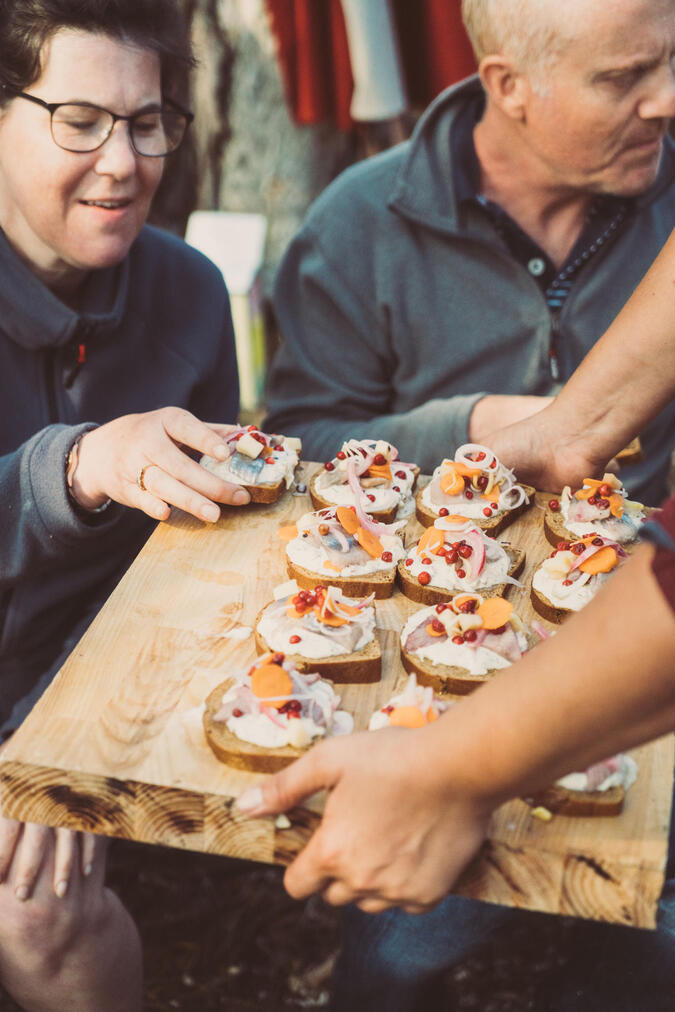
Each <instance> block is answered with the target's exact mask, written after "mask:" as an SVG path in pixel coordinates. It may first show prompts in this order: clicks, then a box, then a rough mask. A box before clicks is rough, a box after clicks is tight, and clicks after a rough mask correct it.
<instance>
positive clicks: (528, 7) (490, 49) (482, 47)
mask: <svg viewBox="0 0 675 1012" xmlns="http://www.w3.org/2000/svg"><path fill="white" fill-rule="evenodd" d="M560 7H561V5H560V3H559V0H462V17H463V19H464V25H465V27H466V30H467V32H468V34H469V38H470V39H471V44H472V45H473V49H474V52H475V54H476V59H477V61H478V63H480V62H481V60H482V59H484V57H486V56H491V55H494V54H496V53H499V54H501V55H503V56H508V57H509V58H510V59H511V60H513V62H514V64H515V65H516V66H517V67H518V69H532V68H535V67H538V66H540V65H541V64H542V62H546V63H550V61H551V60H552V59H554V58H555V57H556V56H557V55H558V54H559V53H560V52H561V51H562V50H563V49H564V48H565V46H566V45H567V44H568V42H569V41H570V39H571V33H568V32H567V31H566V30H565V26H566V24H568V23H569V12H567V13H566V14H561V11H560Z"/></svg>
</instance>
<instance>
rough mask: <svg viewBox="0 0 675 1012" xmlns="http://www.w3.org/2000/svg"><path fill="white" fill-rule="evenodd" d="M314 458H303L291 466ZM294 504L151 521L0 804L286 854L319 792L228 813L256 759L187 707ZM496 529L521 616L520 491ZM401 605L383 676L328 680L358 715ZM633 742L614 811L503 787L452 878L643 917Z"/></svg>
mask: <svg viewBox="0 0 675 1012" xmlns="http://www.w3.org/2000/svg"><path fill="white" fill-rule="evenodd" d="M316 466H317V465H312V464H304V465H303V475H302V480H303V481H306V482H308V480H309V477H310V476H311V474H312V473H313V472H314V471H315V469H316ZM309 509H311V503H310V501H309V497H308V496H306V495H290V494H287V495H284V496H283V497H282V498H281V500H280V501H279V502H278V503H276V504H275V505H273V506H265V505H253V506H249V507H244V508H241V509H227V508H225V509H224V510H223V517H222V519H221V520H220V521H219V523H218V524H216V525H215V526H209V525H205V524H202V523H200V522H199V521H197V520H194V519H193V518H191V517H188V516H186V515H185V514H181V513H175V514H174V515H172V517H171V519H170V520H169V521H168V522H167V523H165V524H160V525H159V527H158V528H157V530H156V531H155V533H154V534H153V536H152V537H151V538H150V540H149V541H148V542H147V544H146V546H145V547H144V549H143V550H142V552H141V553H140V555H139V556H138V558H137V559H136V560H135V562H134V563H133V565H132V566H131V568H130V569H129V570H128V572H127V574H126V575H125V577H124V578H123V580H122V581H121V583H120V584H119V585H118V587H117V588H116V589H115V591H114V592H113V594H112V595H111V597H110V598H109V600H108V602H107V603H106V605H105V606H104V608H103V609H102V611H101V612H100V614H99V615H98V616H97V618H96V619H95V621H94V622H93V624H92V625H91V627H90V628H89V630H88V631H87V633H86V634H85V636H84V637H83V638H82V640H81V641H80V643H79V644H78V645H77V647H76V648H75V650H74V651H73V653H72V654H71V656H70V657H69V658H68V660H67V661H66V663H65V665H64V666H63V668H62V669H61V671H60V672H59V674H58V675H57V677H56V679H55V681H54V683H53V684H52V686H51V687H50V688H49V690H48V691H47V692H46V693H45V694H44V696H43V697H42V699H41V700H40V702H39V703H38V704H37V706H36V707H35V709H34V710H33V711H32V713H31V714H30V715H29V717H28V718H27V720H26V721H25V723H24V724H23V726H22V727H21V728H20V729H19V731H17V733H16V734H15V735H14V736H13V737H12V739H11V740H10V741H9V743H8V744H7V746H6V747H5V749H4V750H3V753H2V755H1V756H0V802H1V804H2V812H3V814H5V815H7V816H11V817H14V818H18V819H23V820H30V821H34V822H40V823H43V824H46V825H54V826H69V827H71V828H74V829H83V830H90V831H92V832H96V833H102V834H106V835H110V836H119V837H124V838H126V839H131V840H138V841H144V842H148V843H160V844H165V845H167V846H171V847H180V848H185V849H189V850H197V851H204V852H208V853H214V854H223V855H229V856H232V857H240V858H249V859H254V860H258V861H266V862H276V863H282V864H284V863H288V862H289V861H291V860H292V858H293V856H294V855H295V854H296V853H297V852H298V850H299V849H300V848H301V847H302V846H303V844H304V843H305V842H306V840H307V839H308V837H309V835H310V834H311V832H312V830H313V828H314V827H315V826H316V824H317V822H318V819H319V817H320V812H321V807H322V798H321V797H320V796H315V797H314V798H312V799H310V801H309V802H308V803H307V804H306V805H304V806H303V807H302V808H297V809H294V810H293V811H291V812H289V813H288V816H289V819H290V821H291V827H290V828H288V829H280V828H277V826H276V825H275V820H274V819H273V818H265V819H250V818H247V817H244V816H240V815H239V814H237V812H236V811H235V810H234V808H233V799H234V798H235V797H236V796H237V795H238V794H239V793H240V792H241V791H242V790H243V789H244V788H245V787H247V786H250V785H251V784H254V783H256V782H258V781H259V780H260V778H261V776H262V774H253V773H246V772H240V771H237V770H233V769H229V768H228V767H227V766H224V765H222V764H221V763H219V762H218V761H217V760H216V759H215V757H214V756H213V754H212V753H211V751H210V750H209V748H208V746H207V745H206V742H205V740H204V737H203V732H202V725H201V715H202V705H203V701H204V699H205V698H206V696H207V695H208V694H209V692H210V691H211V690H212V689H213V688H214V687H215V686H216V685H217V684H218V683H219V682H221V681H223V680H224V679H225V678H227V677H228V675H230V674H231V673H232V672H235V671H238V670H240V669H242V668H246V667H247V666H248V665H249V664H250V663H251V662H252V661H253V659H254V657H255V646H254V640H253V635H252V633H251V634H250V635H245V636H244V638H243V639H242V638H239V637H241V636H242V635H243V634H246V630H247V629H248V628H249V627H252V626H253V623H254V620H255V616H256V615H257V613H258V612H259V610H260V608H261V607H262V606H263V605H264V604H266V603H267V602H268V601H269V600H271V598H272V592H273V588H274V587H275V586H276V585H277V584H279V583H281V582H284V581H285V580H286V579H287V577H286V572H285V563H284V543H283V542H282V541H281V540H280V538H279V537H278V534H277V532H278V529H279V527H280V526H281V525H286V524H289V523H292V522H293V521H294V520H295V519H296V518H297V517H298V516H300V515H301V514H302V513H304V512H306V511H307V510H309ZM421 531H422V528H421V527H420V526H419V525H418V523H417V521H416V520H414V519H412V520H411V521H410V524H409V529H408V531H407V532H406V537H407V538H408V539H409V541H414V540H416V539H417V538H418V537H419V536H420V533H421ZM502 537H503V538H504V540H508V541H510V542H511V543H512V544H513V545H515V546H517V547H519V548H522V549H524V550H525V552H526V553H527V558H526V564H525V570H524V575H523V576H522V577H521V579H522V580H523V583H524V587H523V589H522V590H520V589H518V588H511V589H510V591H509V594H510V597H511V600H512V601H513V602H514V605H515V607H516V609H517V610H518V611H519V613H520V614H521V615H522V617H523V618H524V619H525V620H526V621H528V620H530V619H532V618H533V617H534V616H533V612H532V608H531V605H530V601H529V582H530V578H531V573H532V570H533V569H534V568H535V567H536V565H538V564H539V562H540V561H541V560H542V559H543V558H544V557H545V556H546V555H547V554H548V552H549V548H548V546H547V544H546V541H545V538H544V536H543V530H542V512H541V510H540V509H539V508H538V507H537V506H533V507H532V508H531V509H530V510H528V511H527V512H526V513H525V515H524V516H523V517H521V518H520V519H519V520H517V521H516V523H514V524H513V526H511V527H509V528H508V529H507V531H505V532H504V533H503V534H502ZM418 607H419V605H416V604H414V603H412V602H411V601H408V600H407V599H406V598H405V597H403V595H402V594H401V593H400V592H399V591H398V590H397V591H396V592H395V594H394V597H393V598H391V599H390V600H384V601H378V602H377V603H376V609H377V624H378V634H379V637H380V640H381V645H382V652H383V678H382V681H381V682H378V683H374V684H370V685H345V686H340V688H339V691H340V692H341V695H342V698H343V705H344V706H345V708H347V709H349V710H350V711H351V712H352V713H353V714H354V717H355V725H356V727H357V729H361V728H365V727H366V726H367V724H368V721H369V719H370V715H371V713H372V711H373V710H374V709H375V708H376V707H378V706H381V705H382V704H383V703H384V701H385V700H386V699H387V698H388V697H389V696H390V695H391V694H392V692H393V690H394V688H395V686H397V685H398V684H399V683H400V682H401V681H403V679H405V677H406V676H405V673H404V671H403V667H402V665H401V662H400V658H399V647H398V633H399V630H400V628H401V627H402V625H403V623H404V622H405V621H406V619H407V618H408V616H409V615H410V614H411V613H412V612H413V611H415V610H417V609H418ZM542 624H543V625H546V624H547V623H545V622H543V620H542ZM549 628H553V627H551V626H549ZM497 677H498V676H497ZM495 720H499V715H498V714H495ZM634 755H635V757H636V759H637V761H638V763H639V777H638V781H637V783H636V784H635V786H634V787H632V788H631V790H630V791H629V793H628V798H627V802H626V806H625V809H624V812H623V814H622V815H620V816H618V817H613V818H595V819H571V818H566V817H563V816H555V817H554V818H553V819H552V821H551V822H548V823H544V822H541V821H539V820H537V819H535V818H533V817H532V815H531V813H530V809H529V808H528V806H527V805H526V804H525V803H524V802H521V801H513V802H510V803H509V804H507V805H504V806H502V808H500V809H499V810H498V811H497V812H496V813H495V816H494V818H493V821H492V825H491V829H490V833H489V839H488V841H487V842H486V844H485V846H484V848H483V851H482V853H481V854H480V856H479V858H478V859H477V860H476V861H475V862H474V863H473V864H472V866H471V867H470V869H469V870H468V871H467V873H466V874H465V875H464V877H463V879H462V880H461V882H460V884H459V886H458V889H457V891H458V892H461V893H463V894H464V895H467V896H473V897H476V898H479V899H484V900H488V901H490V902H494V903H501V904H506V905H509V906H515V907H521V908H527V909H532V910H542V911H547V912H551V913H560V914H574V915H578V916H581V917H588V918H594V919H599V920H605V921H612V922H616V923H620V924H630V925H636V926H640V927H653V926H654V923H655V914H656V904H657V900H658V896H659V893H660V890H661V887H662V883H663V875H664V868H665V859H666V848H667V829H668V821H669V815H670V798H671V786H672V776H673V739H672V736H668V737H666V738H663V739H661V740H660V741H658V742H655V743H652V744H651V745H648V746H645V747H643V748H641V749H637V750H635V753H634Z"/></svg>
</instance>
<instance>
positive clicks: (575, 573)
mask: <svg viewBox="0 0 675 1012" xmlns="http://www.w3.org/2000/svg"><path fill="white" fill-rule="evenodd" d="M626 558H627V555H626V551H625V549H624V548H623V546H622V545H620V544H618V542H616V541H611V540H610V539H609V538H604V537H601V536H600V535H595V536H594V535H592V534H590V535H588V536H587V537H585V538H578V539H575V540H573V541H559V542H558V544H557V546H556V548H555V550H554V551H553V552H551V554H550V556H549V557H548V558H547V559H544V560H543V561H542V562H541V564H540V565H539V566H538V567H537V569H536V570H535V571H534V574H533V576H532V587H531V591H530V597H531V600H532V606H533V608H534V610H535V611H536V612H538V613H539V614H540V615H541V616H542V617H543V618H545V619H548V621H549V622H562V621H563V619H564V618H566V617H567V616H568V615H571V614H572V613H573V612H575V611H580V610H581V609H582V608H583V607H585V606H586V605H587V604H588V603H589V601H591V600H592V599H593V597H594V596H595V595H596V594H597V592H598V591H599V590H600V588H601V587H602V585H603V583H605V582H606V581H607V580H608V579H609V578H610V576H611V574H612V573H613V572H614V571H615V570H616V569H617V568H618V567H619V566H620V565H621V563H622V561H623V560H625V559H626Z"/></svg>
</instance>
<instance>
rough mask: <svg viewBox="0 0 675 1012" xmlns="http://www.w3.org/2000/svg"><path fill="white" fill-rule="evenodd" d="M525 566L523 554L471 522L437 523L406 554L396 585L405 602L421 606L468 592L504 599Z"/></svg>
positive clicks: (451, 519)
mask: <svg viewBox="0 0 675 1012" xmlns="http://www.w3.org/2000/svg"><path fill="white" fill-rule="evenodd" d="M524 564H525V553H524V552H523V551H521V550H520V549H517V548H512V547H511V546H510V545H507V544H503V543H501V542H499V541H496V540H495V539H494V538H491V537H490V536H489V535H487V534H486V533H485V532H484V531H482V530H481V529H480V528H479V527H477V526H476V524H475V523H474V522H473V521H472V520H466V518H464V517H461V516H448V517H439V518H438V519H437V520H436V521H435V523H434V526H433V527H427V529H426V530H425V531H424V533H423V535H422V537H421V538H420V539H419V541H417V542H415V543H414V544H413V545H411V546H410V547H409V548H408V549H407V551H406V557H405V558H404V559H402V560H401V561H400V562H399V564H398V579H399V584H400V586H401V589H402V591H403V593H404V594H405V595H406V597H408V598H410V600H412V601H418V602H420V603H422V604H437V603H439V602H441V601H445V600H447V598H448V596H451V595H453V594H458V593H461V592H464V591H466V592H472V591H476V592H478V593H480V594H482V595H483V596H484V597H503V596H504V593H505V591H506V589H507V587H508V586H510V585H511V584H513V583H517V580H516V577H517V575H518V574H519V573H520V571H521V570H522V568H523V566H524ZM518 585H519V586H520V584H518Z"/></svg>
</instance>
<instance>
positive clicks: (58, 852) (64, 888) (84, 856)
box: [0, 815, 105, 901]
mask: <svg viewBox="0 0 675 1012" xmlns="http://www.w3.org/2000/svg"><path fill="white" fill-rule="evenodd" d="M52 837H55V840H54V843H55V856H54V873H53V877H52V887H53V889H54V892H55V893H56V895H57V896H58V897H59V898H63V897H64V896H65V895H66V893H67V892H68V886H69V884H70V880H71V877H72V875H73V874H74V872H75V871H76V868H77V864H78V863H79V870H80V871H81V873H82V875H84V876H85V877H86V876H88V875H89V874H90V872H91V869H92V867H93V864H94V859H95V855H96V852H97V849H98V848H100V847H101V846H105V840H104V839H103V838H102V837H97V836H93V835H92V834H91V833H82V834H80V833H75V832H73V831H72V830H70V829H50V828H49V827H48V826H38V825H36V824H35V823H33V822H17V821H16V820H15V819H5V818H4V817H3V816H1V815H0V883H2V882H6V881H7V880H8V879H9V878H10V875H11V879H12V885H13V888H14V894H15V896H16V898H17V899H18V900H22V901H23V900H28V899H30V897H31V896H32V895H33V891H34V890H35V887H36V884H37V882H38V879H39V877H40V875H41V873H42V872H43V863H44V859H45V854H46V853H47V850H48V845H49V843H50V842H51V839H52Z"/></svg>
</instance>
